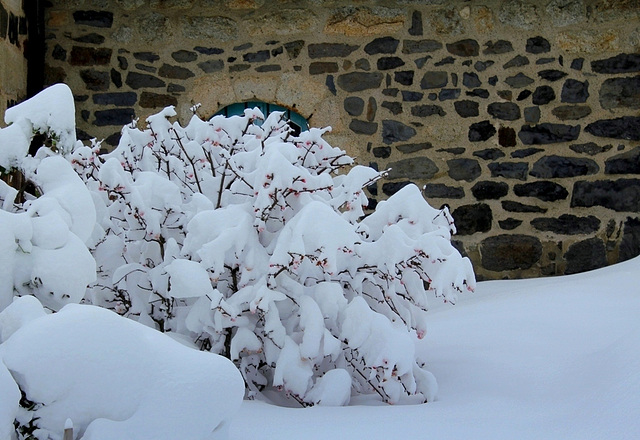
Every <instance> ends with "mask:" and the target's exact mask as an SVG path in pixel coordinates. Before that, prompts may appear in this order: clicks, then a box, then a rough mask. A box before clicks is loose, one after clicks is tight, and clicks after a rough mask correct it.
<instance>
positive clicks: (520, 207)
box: [501, 200, 547, 214]
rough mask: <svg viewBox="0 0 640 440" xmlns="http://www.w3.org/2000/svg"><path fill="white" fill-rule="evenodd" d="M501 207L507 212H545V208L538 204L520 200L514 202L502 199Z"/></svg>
mask: <svg viewBox="0 0 640 440" xmlns="http://www.w3.org/2000/svg"><path fill="white" fill-rule="evenodd" d="M501 203H502V209H504V210H505V211H509V212H524V213H542V214H544V213H545V212H547V208H541V207H539V206H533V205H525V204H523V203H520V202H514V201H511V200H503V201H502V202H501Z"/></svg>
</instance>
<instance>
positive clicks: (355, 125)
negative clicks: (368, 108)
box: [349, 119, 378, 135]
mask: <svg viewBox="0 0 640 440" xmlns="http://www.w3.org/2000/svg"><path fill="white" fill-rule="evenodd" d="M349 128H350V129H351V131H353V132H354V133H358V134H366V135H371V134H374V133H375V132H376V131H378V124H377V123H375V122H367V121H361V120H359V119H352V120H351V123H350V124H349Z"/></svg>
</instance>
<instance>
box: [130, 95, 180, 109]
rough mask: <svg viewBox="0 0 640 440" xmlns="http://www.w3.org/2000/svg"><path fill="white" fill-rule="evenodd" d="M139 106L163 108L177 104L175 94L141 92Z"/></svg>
mask: <svg viewBox="0 0 640 440" xmlns="http://www.w3.org/2000/svg"><path fill="white" fill-rule="evenodd" d="M139 104H140V107H142V108H164V107H167V106H170V105H173V106H176V105H178V100H177V99H176V97H175V96H172V95H164V94H160V93H151V92H142V93H141V94H140V103H139Z"/></svg>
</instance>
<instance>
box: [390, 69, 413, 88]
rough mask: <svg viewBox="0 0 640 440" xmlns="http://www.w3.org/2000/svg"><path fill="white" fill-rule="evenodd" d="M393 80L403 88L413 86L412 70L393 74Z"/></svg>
mask: <svg viewBox="0 0 640 440" xmlns="http://www.w3.org/2000/svg"><path fill="white" fill-rule="evenodd" d="M393 79H394V80H395V81H396V82H397V83H398V84H402V85H403V86H410V85H412V84H413V70H404V71H402V72H395V73H394V74H393Z"/></svg>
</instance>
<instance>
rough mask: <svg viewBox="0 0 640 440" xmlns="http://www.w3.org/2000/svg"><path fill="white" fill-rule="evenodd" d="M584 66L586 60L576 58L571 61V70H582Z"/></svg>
mask: <svg viewBox="0 0 640 440" xmlns="http://www.w3.org/2000/svg"><path fill="white" fill-rule="evenodd" d="M583 65H584V58H574V59H573V60H571V68H572V69H573V70H582V66H583Z"/></svg>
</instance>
